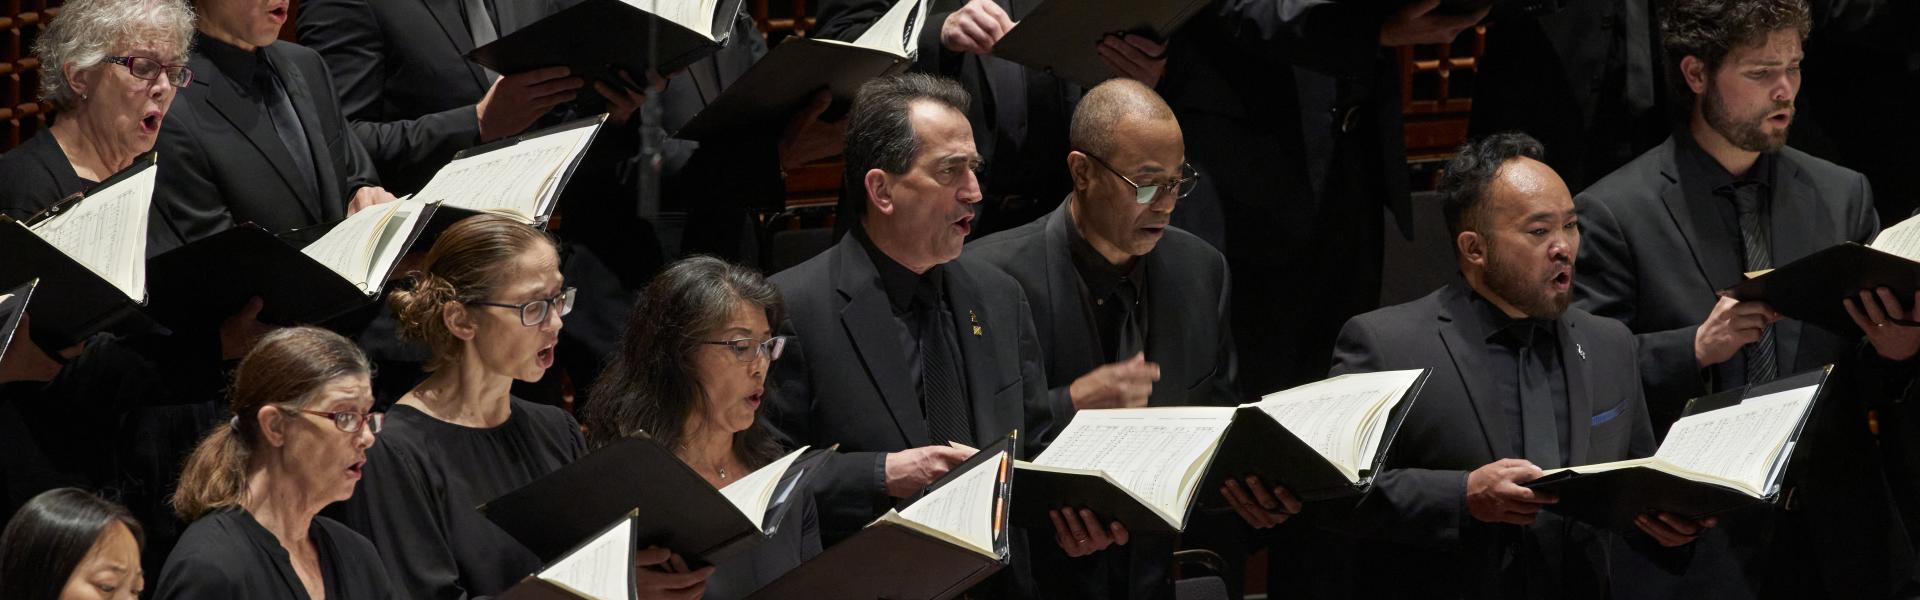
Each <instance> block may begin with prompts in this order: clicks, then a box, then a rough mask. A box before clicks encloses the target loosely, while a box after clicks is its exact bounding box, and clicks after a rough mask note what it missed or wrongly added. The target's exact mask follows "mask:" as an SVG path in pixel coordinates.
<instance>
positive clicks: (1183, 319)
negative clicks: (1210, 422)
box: [1140, 240, 1272, 406]
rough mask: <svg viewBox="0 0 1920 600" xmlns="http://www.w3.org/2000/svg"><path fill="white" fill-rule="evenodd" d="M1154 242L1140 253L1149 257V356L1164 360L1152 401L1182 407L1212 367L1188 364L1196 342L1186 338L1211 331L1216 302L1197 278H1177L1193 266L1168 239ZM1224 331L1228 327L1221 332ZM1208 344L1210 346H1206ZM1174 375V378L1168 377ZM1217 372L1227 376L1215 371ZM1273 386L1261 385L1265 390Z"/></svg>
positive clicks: (1220, 375) (1161, 361) (1161, 404)
mask: <svg viewBox="0 0 1920 600" xmlns="http://www.w3.org/2000/svg"><path fill="white" fill-rule="evenodd" d="M1160 244H1161V245H1159V246H1156V247H1154V249H1153V251H1152V252H1148V253H1147V255H1146V256H1142V257H1140V260H1144V261H1147V270H1146V275H1147V286H1146V288H1147V297H1148V298H1149V300H1148V301H1147V302H1148V305H1147V315H1148V316H1147V360H1148V361H1150V362H1153V363H1155V364H1158V365H1160V373H1161V374H1162V377H1161V379H1160V381H1156V382H1154V384H1153V396H1152V397H1151V398H1149V399H1148V402H1147V404H1148V405H1150V406H1182V405H1185V404H1187V396H1186V391H1187V389H1186V386H1187V384H1189V383H1192V380H1191V379H1189V378H1190V377H1192V376H1193V375H1194V374H1201V373H1206V372H1208V371H1210V370H1212V366H1213V365H1211V364H1199V365H1195V364H1188V363H1187V361H1188V360H1189V359H1191V358H1193V356H1194V355H1193V353H1191V352H1188V351H1187V349H1188V348H1190V347H1192V346H1191V344H1193V343H1194V342H1191V341H1188V340H1185V339H1183V338H1184V337H1185V336H1188V335H1194V334H1195V333H1196V332H1201V331H1207V330H1208V329H1209V328H1210V327H1209V325H1207V324H1206V323H1205V322H1204V321H1202V319H1209V320H1210V319H1212V318H1214V317H1217V316H1218V315H1217V314H1215V313H1214V310H1213V306H1214V303H1213V302H1210V301H1206V300H1200V299H1199V298H1200V297H1201V296H1202V295H1203V292H1210V291H1214V290H1204V289H1201V288H1200V286H1196V285H1192V283H1191V282H1192V281H1193V280H1192V279H1183V278H1179V277H1176V276H1175V274H1176V273H1180V272H1182V271H1181V270H1182V269H1189V268H1192V267H1190V266H1187V265H1182V264H1179V261H1177V260H1175V258H1174V257H1172V256H1169V255H1168V253H1167V250H1166V241H1165V240H1162V241H1161V243H1160ZM1219 333H1221V334H1224V333H1226V332H1219ZM1201 347H1202V348H1206V347H1207V346H1201ZM1166 375H1174V376H1175V377H1166ZM1214 376H1215V377H1225V376H1226V375H1225V374H1216V375H1214ZM1268 391H1272V390H1257V391H1256V393H1265V392H1268Z"/></svg>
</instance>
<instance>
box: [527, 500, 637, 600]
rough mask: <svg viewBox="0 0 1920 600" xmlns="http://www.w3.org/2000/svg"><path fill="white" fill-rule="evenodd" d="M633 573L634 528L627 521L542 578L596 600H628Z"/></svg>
mask: <svg viewBox="0 0 1920 600" xmlns="http://www.w3.org/2000/svg"><path fill="white" fill-rule="evenodd" d="M632 572H633V524H632V522H631V521H629V520H628V519H627V518H626V517H621V518H620V523H619V524H617V525H615V526H614V527H613V528H612V529H608V530H606V531H605V532H603V533H601V534H600V537H597V538H594V539H593V541H591V542H588V543H587V544H586V545H585V546H581V547H580V549H579V550H575V551H574V553H573V554H569V555H567V557H566V558H562V559H560V560H559V561H557V562H555V563H553V565H552V566H549V567H547V570H545V571H542V572H540V578H541V579H545V580H547V581H551V582H554V583H557V584H560V585H561V586H564V587H566V588H567V589H569V590H572V591H574V592H578V593H581V594H585V595H587V596H588V597H591V598H594V599H596V600H627V598H631V597H632V594H633V591H632V590H631V589H628V585H627V584H628V581H627V577H628V575H629V574H631V573H632Z"/></svg>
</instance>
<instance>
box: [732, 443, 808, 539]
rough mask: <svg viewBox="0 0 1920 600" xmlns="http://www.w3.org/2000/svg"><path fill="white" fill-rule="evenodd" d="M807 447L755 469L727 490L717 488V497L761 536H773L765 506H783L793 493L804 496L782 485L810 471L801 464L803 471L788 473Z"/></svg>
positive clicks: (792, 488)
mask: <svg viewBox="0 0 1920 600" xmlns="http://www.w3.org/2000/svg"><path fill="white" fill-rule="evenodd" d="M807 448H808V447H807V446H801V447H800V449H799V450H794V451H793V452H789V453H787V455H786V456H782V457H780V458H779V459H778V460H775V461H773V462H770V463H767V465H766V466H764V467H760V468H759V469H756V470H754V472H753V473H750V474H748V475H747V476H746V477H741V478H740V479H739V480H737V481H734V482H733V483H730V484H727V487H723V488H720V495H722V496H726V498H727V501H728V502H732V503H733V506H734V507H735V508H738V509H740V514H741V516H744V517H746V518H747V520H748V521H752V522H753V526H754V528H756V529H759V530H760V532H761V533H764V534H768V535H772V534H773V531H772V530H770V528H769V527H768V523H767V517H768V516H769V515H768V514H767V513H768V511H767V507H769V506H773V505H777V504H785V503H786V501H787V500H789V499H790V498H792V495H793V494H794V493H795V492H796V491H798V492H801V493H804V491H802V490H796V489H795V486H793V485H782V484H783V483H788V484H790V483H792V482H795V481H797V480H798V479H799V478H800V477H803V476H804V475H805V473H804V469H807V468H809V467H808V466H804V465H803V466H802V467H801V469H802V470H803V471H802V472H792V473H790V471H793V463H794V461H796V460H799V459H800V455H801V454H803V453H805V452H806V451H807ZM789 475H791V476H789ZM774 525H778V524H777V523H775V524H774Z"/></svg>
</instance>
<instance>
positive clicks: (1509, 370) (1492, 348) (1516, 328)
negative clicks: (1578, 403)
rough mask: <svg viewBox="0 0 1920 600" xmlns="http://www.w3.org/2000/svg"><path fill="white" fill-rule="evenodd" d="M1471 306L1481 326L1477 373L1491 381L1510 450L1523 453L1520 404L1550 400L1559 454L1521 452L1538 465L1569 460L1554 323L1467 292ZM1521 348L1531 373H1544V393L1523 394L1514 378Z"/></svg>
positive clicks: (1564, 393) (1561, 367) (1569, 432)
mask: <svg viewBox="0 0 1920 600" xmlns="http://www.w3.org/2000/svg"><path fill="white" fill-rule="evenodd" d="M1473 306H1474V307H1475V308H1476V309H1477V310H1478V312H1479V313H1480V318H1481V322H1482V324H1483V325H1484V326H1485V329H1484V331H1486V332H1487V337H1486V343H1487V354H1486V359H1487V361H1486V363H1485V364H1486V373H1484V374H1483V375H1484V376H1485V377H1488V378H1490V379H1491V380H1492V381H1493V384H1494V385H1493V388H1494V389H1495V390H1497V393H1498V394H1499V399H1500V412H1501V415H1502V417H1503V418H1504V419H1505V423H1506V424H1507V437H1508V439H1509V440H1511V441H1512V442H1513V448H1514V450H1515V451H1518V452H1520V453H1521V454H1523V455H1524V454H1526V452H1525V450H1524V448H1526V447H1527V433H1528V432H1527V428H1526V425H1525V420H1526V419H1525V418H1523V416H1522V415H1523V413H1522V410H1523V409H1522V406H1523V405H1528V406H1536V407H1542V408H1545V407H1544V406H1541V405H1542V404H1551V405H1552V411H1553V422H1554V424H1555V425H1556V426H1557V429H1558V431H1556V432H1555V434H1556V435H1557V436H1558V438H1557V439H1558V441H1559V444H1558V445H1559V447H1560V455H1559V456H1556V457H1553V458H1552V459H1551V460H1546V459H1542V458H1541V457H1538V456H1521V458H1525V459H1527V460H1528V461H1531V462H1533V463H1534V464H1537V465H1541V466H1542V468H1555V467H1565V466H1570V465H1568V464H1567V462H1568V461H1569V459H1570V451H1569V446H1568V445H1567V444H1568V441H1569V440H1571V439H1572V436H1573V433H1572V429H1571V425H1570V424H1569V423H1568V421H1567V419H1568V416H1567V402H1568V400H1567V370H1566V365H1565V364H1564V363H1562V362H1561V360H1560V359H1561V356H1560V342H1559V338H1558V336H1557V335H1555V333H1554V329H1555V323H1554V322H1553V321H1549V320H1546V319H1534V318H1526V319H1515V318H1513V317H1509V316H1507V314H1506V313H1505V312H1503V311H1501V310H1500V307H1498V306H1494V304H1493V302H1490V301H1488V300H1487V299H1486V298H1484V297H1481V296H1480V295H1479V294H1473ZM1522 353H1530V354H1531V355H1532V358H1533V360H1531V361H1526V364H1527V367H1528V368H1530V369H1534V370H1535V371H1534V374H1535V375H1536V376H1539V377H1541V378H1544V379H1545V380H1546V382H1547V385H1548V389H1550V390H1551V392H1552V393H1551V394H1549V395H1548V397H1545V398H1528V397H1526V393H1525V392H1526V390H1524V389H1523V384H1522V382H1521V381H1520V379H1521V378H1520V367H1521V363H1522V361H1521V355H1522Z"/></svg>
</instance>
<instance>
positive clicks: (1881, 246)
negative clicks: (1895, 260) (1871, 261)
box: [1867, 218, 1920, 261]
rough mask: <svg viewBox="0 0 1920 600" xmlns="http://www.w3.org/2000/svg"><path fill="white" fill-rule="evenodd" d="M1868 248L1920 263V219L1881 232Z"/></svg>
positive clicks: (1903, 222)
mask: <svg viewBox="0 0 1920 600" xmlns="http://www.w3.org/2000/svg"><path fill="white" fill-rule="evenodd" d="M1867 247H1868V248H1872V249H1875V250H1879V251H1881V252H1885V253H1887V254H1892V255H1895V256H1899V257H1902V258H1905V259H1907V260H1914V261H1920V218H1910V219H1907V220H1905V221H1901V222H1900V223H1899V224H1897V225H1894V226H1892V227H1888V228H1886V229H1883V230H1881V231H1880V235H1878V236H1875V237H1874V238H1873V243H1872V244H1868V245H1867Z"/></svg>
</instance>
